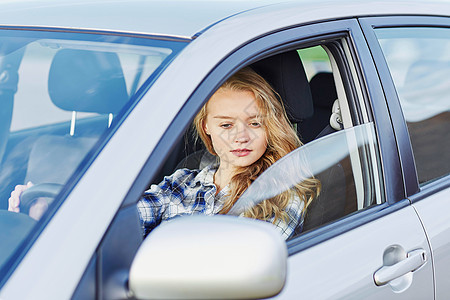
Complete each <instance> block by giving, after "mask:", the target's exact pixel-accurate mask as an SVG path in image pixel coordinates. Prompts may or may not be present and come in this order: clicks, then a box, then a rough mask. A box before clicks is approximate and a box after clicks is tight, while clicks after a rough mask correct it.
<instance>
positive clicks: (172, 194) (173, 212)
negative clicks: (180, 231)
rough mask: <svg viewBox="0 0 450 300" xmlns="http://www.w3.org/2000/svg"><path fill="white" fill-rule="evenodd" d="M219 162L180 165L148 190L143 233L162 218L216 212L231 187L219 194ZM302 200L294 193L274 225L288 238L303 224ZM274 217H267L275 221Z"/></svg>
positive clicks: (143, 203)
mask: <svg viewBox="0 0 450 300" xmlns="http://www.w3.org/2000/svg"><path fill="white" fill-rule="evenodd" d="M216 168H217V167H216V166H208V167H206V168H204V169H203V170H188V169H180V170H177V171H175V173H173V174H172V175H170V176H166V177H164V180H163V181H162V182H161V183H160V184H158V185H156V184H154V185H152V186H151V188H150V189H149V190H147V191H146V192H145V193H144V195H143V198H142V199H141V200H140V201H139V202H138V211H139V216H140V219H141V224H142V228H143V231H144V236H147V235H148V234H149V233H150V231H151V230H153V228H155V227H156V226H158V225H159V224H160V223H161V222H163V221H167V220H170V219H173V218H175V217H178V216H182V215H193V214H204V215H215V214H218V213H219V212H220V210H221V209H222V207H223V204H224V201H225V200H226V198H227V193H228V191H229V189H228V186H227V187H225V188H223V189H222V190H221V191H220V192H219V193H217V195H216V191H217V188H216V186H215V184H214V173H215V172H216ZM303 205H304V203H303V201H301V200H300V199H299V198H298V197H293V199H292V200H291V201H290V202H289V204H288V205H287V207H286V209H285V210H286V212H287V218H286V220H277V221H276V222H275V223H274V225H275V226H276V228H277V229H279V230H280V233H281V234H282V235H283V237H284V238H285V239H287V238H289V237H290V236H291V235H292V233H293V232H294V229H295V228H296V227H297V225H299V222H301V224H300V225H302V224H303V214H302V209H303ZM273 221H274V218H272V219H270V220H267V222H270V223H273Z"/></svg>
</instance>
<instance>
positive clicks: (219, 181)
mask: <svg viewBox="0 0 450 300" xmlns="http://www.w3.org/2000/svg"><path fill="white" fill-rule="evenodd" d="M233 175H234V170H233V169H232V168H224V167H222V166H219V168H218V169H217V171H216V173H215V174H214V184H215V185H216V187H217V192H220V191H221V190H222V189H223V188H224V187H226V186H227V185H228V184H229V183H230V181H231V178H232V177H233Z"/></svg>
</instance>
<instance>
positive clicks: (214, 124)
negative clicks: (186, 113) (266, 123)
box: [204, 88, 267, 168]
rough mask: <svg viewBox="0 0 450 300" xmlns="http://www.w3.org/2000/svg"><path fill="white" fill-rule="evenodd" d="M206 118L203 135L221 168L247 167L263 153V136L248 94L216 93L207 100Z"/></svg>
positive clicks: (254, 102)
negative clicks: (217, 158) (206, 137)
mask: <svg viewBox="0 0 450 300" xmlns="http://www.w3.org/2000/svg"><path fill="white" fill-rule="evenodd" d="M206 114H207V115H206V121H205V124H204V126H205V131H206V133H207V134H208V135H210V136H211V140H212V144H213V147H214V151H216V153H217V155H218V156H219V158H220V167H221V168H228V167H231V168H236V167H246V166H249V165H251V164H252V163H254V162H255V161H257V160H258V159H259V158H260V157H261V156H262V155H263V154H264V152H265V151H266V148H267V138H266V132H265V129H264V127H263V125H262V123H261V122H262V120H261V118H260V116H261V113H260V109H259V107H258V105H257V102H256V99H255V96H254V94H253V93H252V92H249V91H232V90H230V89H226V88H222V89H219V90H218V91H217V92H216V93H215V94H214V95H213V96H212V97H211V99H210V100H209V102H208V105H207V108H206ZM224 164H226V165H224Z"/></svg>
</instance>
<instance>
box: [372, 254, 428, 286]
mask: <svg viewBox="0 0 450 300" xmlns="http://www.w3.org/2000/svg"><path fill="white" fill-rule="evenodd" d="M426 261H427V256H426V253H425V250H423V249H418V250H413V251H411V252H409V253H408V254H407V256H406V258H405V259H403V260H401V261H399V262H397V263H395V264H393V265H391V266H383V267H381V268H380V269H378V270H377V271H376V272H375V273H374V274H373V279H374V281H375V284H376V285H378V286H380V285H385V284H387V283H388V282H389V281H392V280H394V279H396V278H399V277H401V276H403V275H405V274H407V273H409V272H413V271H415V270H417V269H418V268H420V267H421V266H422V265H423V264H424V263H425V262H426Z"/></svg>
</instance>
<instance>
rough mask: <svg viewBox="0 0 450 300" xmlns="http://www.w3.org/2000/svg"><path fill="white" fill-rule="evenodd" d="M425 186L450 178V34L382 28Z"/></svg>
mask: <svg viewBox="0 0 450 300" xmlns="http://www.w3.org/2000/svg"><path fill="white" fill-rule="evenodd" d="M375 32H376V35H377V38H378V40H379V42H380V45H381V48H382V50H383V53H384V55H385V58H386V61H387V64H388V66H389V69H390V72H391V76H392V79H393V81H394V84H395V87H396V89H397V93H398V97H399V100H400V104H401V107H402V110H403V115H404V117H405V120H406V123H407V125H408V130H409V134H410V138H411V143H412V147H413V151H414V158H415V161H416V168H417V173H418V177H419V183H420V184H421V185H424V184H426V183H428V182H431V181H433V180H435V179H437V178H440V177H442V176H445V175H447V174H449V173H450V133H449V132H450V112H449V109H450V29H447V28H421V27H414V28H380V29H376V31H375Z"/></svg>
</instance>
